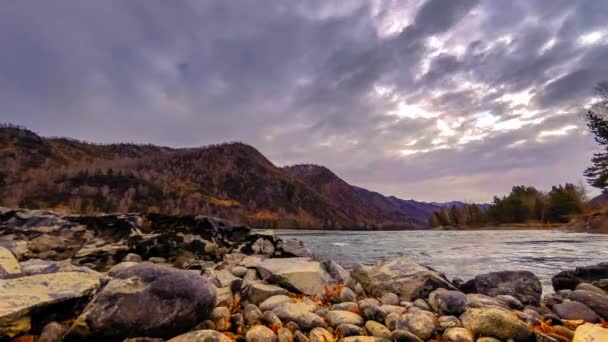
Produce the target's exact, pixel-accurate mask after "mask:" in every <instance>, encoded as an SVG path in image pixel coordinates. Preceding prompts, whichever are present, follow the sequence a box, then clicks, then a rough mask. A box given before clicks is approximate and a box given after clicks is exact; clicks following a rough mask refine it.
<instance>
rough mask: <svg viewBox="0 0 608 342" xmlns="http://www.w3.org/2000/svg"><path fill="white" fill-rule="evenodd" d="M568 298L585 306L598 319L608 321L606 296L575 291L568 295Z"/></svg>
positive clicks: (607, 298)
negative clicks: (593, 312)
mask: <svg viewBox="0 0 608 342" xmlns="http://www.w3.org/2000/svg"><path fill="white" fill-rule="evenodd" d="M569 298H570V300H573V301H575V302H579V303H583V304H585V305H587V306H588V307H589V308H591V310H593V311H595V313H596V314H598V315H599V316H600V317H602V318H603V319H608V296H606V295H601V294H599V293H596V292H591V291H585V290H576V291H573V292H572V293H571V294H570V296H569Z"/></svg>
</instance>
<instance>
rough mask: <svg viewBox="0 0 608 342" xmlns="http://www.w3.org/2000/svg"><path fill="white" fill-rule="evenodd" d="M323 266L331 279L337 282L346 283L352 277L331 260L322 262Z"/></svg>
mask: <svg viewBox="0 0 608 342" xmlns="http://www.w3.org/2000/svg"><path fill="white" fill-rule="evenodd" d="M323 268H325V270H326V271H327V272H328V273H329V275H330V276H331V277H332V279H333V280H334V281H335V282H337V283H340V284H348V283H349V282H350V280H351V279H352V278H351V277H350V272H348V271H347V270H346V269H344V267H342V265H340V264H338V263H337V262H335V261H333V260H328V261H325V262H323Z"/></svg>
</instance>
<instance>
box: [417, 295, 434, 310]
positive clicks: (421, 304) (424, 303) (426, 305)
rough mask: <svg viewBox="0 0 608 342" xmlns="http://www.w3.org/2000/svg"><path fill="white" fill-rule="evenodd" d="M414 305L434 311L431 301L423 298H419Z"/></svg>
mask: <svg viewBox="0 0 608 342" xmlns="http://www.w3.org/2000/svg"><path fill="white" fill-rule="evenodd" d="M414 306H415V307H417V308H419V309H422V310H426V311H433V309H432V308H431V306H430V305H429V303H428V302H427V301H426V300H424V299H422V298H418V299H416V300H415V301H414Z"/></svg>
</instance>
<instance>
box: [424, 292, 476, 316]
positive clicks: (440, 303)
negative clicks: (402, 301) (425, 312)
mask: <svg viewBox="0 0 608 342" xmlns="http://www.w3.org/2000/svg"><path fill="white" fill-rule="evenodd" d="M466 302H467V297H466V296H465V294H464V293H462V292H460V291H450V290H446V289H437V290H435V291H433V292H431V294H430V295H429V304H430V305H431V307H432V308H433V310H434V311H435V312H437V313H439V314H440V315H457V316H458V315H460V314H462V313H463V312H464V309H465V305H466Z"/></svg>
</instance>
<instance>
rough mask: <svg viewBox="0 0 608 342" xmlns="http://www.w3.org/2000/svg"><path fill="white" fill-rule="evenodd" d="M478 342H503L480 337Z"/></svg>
mask: <svg viewBox="0 0 608 342" xmlns="http://www.w3.org/2000/svg"><path fill="white" fill-rule="evenodd" d="M476 342H502V341H501V340H499V339H497V338H494V337H480V338H478V339H477V341H476Z"/></svg>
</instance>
